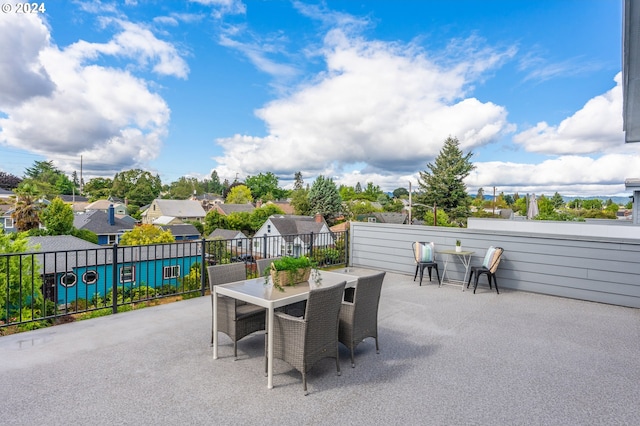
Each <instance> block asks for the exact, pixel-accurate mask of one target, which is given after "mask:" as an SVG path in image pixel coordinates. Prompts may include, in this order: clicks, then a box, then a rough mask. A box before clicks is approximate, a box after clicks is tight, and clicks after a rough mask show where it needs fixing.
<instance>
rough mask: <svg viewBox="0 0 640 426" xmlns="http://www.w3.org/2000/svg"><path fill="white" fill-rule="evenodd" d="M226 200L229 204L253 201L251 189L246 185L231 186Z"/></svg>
mask: <svg viewBox="0 0 640 426" xmlns="http://www.w3.org/2000/svg"><path fill="white" fill-rule="evenodd" d="M225 201H226V202H227V203H229V204H246V203H251V202H253V197H252V196H251V190H250V189H249V188H247V187H246V186H245V185H237V186H234V187H233V188H231V190H230V191H229V194H228V195H227V198H226V199H225Z"/></svg>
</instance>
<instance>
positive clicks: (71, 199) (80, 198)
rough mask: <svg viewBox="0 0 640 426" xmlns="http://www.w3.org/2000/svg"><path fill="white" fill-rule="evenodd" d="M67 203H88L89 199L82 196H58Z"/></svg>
mask: <svg viewBox="0 0 640 426" xmlns="http://www.w3.org/2000/svg"><path fill="white" fill-rule="evenodd" d="M58 197H60V198H61V199H62V201H64V202H66V203H87V202H89V199H88V198H87V197H83V196H81V195H58Z"/></svg>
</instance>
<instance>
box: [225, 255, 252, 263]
mask: <svg viewBox="0 0 640 426" xmlns="http://www.w3.org/2000/svg"><path fill="white" fill-rule="evenodd" d="M231 262H244V263H256V259H255V257H253V256H251V255H250V254H241V255H239V256H233V257H232V258H231Z"/></svg>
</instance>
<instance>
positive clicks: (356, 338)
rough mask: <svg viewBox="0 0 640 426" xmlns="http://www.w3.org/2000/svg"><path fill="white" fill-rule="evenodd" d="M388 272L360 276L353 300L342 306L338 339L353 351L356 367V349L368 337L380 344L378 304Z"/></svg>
mask: <svg viewBox="0 0 640 426" xmlns="http://www.w3.org/2000/svg"><path fill="white" fill-rule="evenodd" d="M385 274H386V272H380V273H377V274H375V275H370V276H367V277H360V278H358V283H357V284H356V287H355V292H354V294H353V301H352V302H350V301H343V302H342V307H341V308H340V328H339V332H338V339H339V340H340V343H342V344H343V345H345V346H346V347H347V348H349V350H350V351H351V367H355V366H356V364H355V361H354V355H353V353H354V350H355V348H356V346H358V344H359V343H360V342H362V341H363V340H364V339H365V338H367V337H373V338H374V339H376V353H380V348H379V346H378V305H379V304H380V291H381V290H382V281H383V280H384V276H385Z"/></svg>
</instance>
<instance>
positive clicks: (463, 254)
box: [436, 250, 475, 291]
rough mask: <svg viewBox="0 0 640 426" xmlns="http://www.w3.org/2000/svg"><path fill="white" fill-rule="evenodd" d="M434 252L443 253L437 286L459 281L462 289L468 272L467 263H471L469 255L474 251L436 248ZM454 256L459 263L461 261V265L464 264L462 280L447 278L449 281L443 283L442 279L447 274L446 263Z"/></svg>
mask: <svg viewBox="0 0 640 426" xmlns="http://www.w3.org/2000/svg"><path fill="white" fill-rule="evenodd" d="M436 253H439V254H444V255H445V258H444V271H442V278H441V279H440V284H439V285H438V287H440V286H442V284H450V283H455V284H458V283H460V284H462V291H464V286H465V285H466V283H467V276H468V274H469V265H470V264H471V255H473V254H474V253H475V251H467V250H464V251H456V250H436ZM455 258H457V259H458V260H459V261H460V263H462V265H463V266H464V277H463V279H462V281H460V280H452V279H451V278H449V281H448V282H446V283H445V282H444V280H445V278H446V275H447V265H448V264H449V261H450V260H451V259H455Z"/></svg>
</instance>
